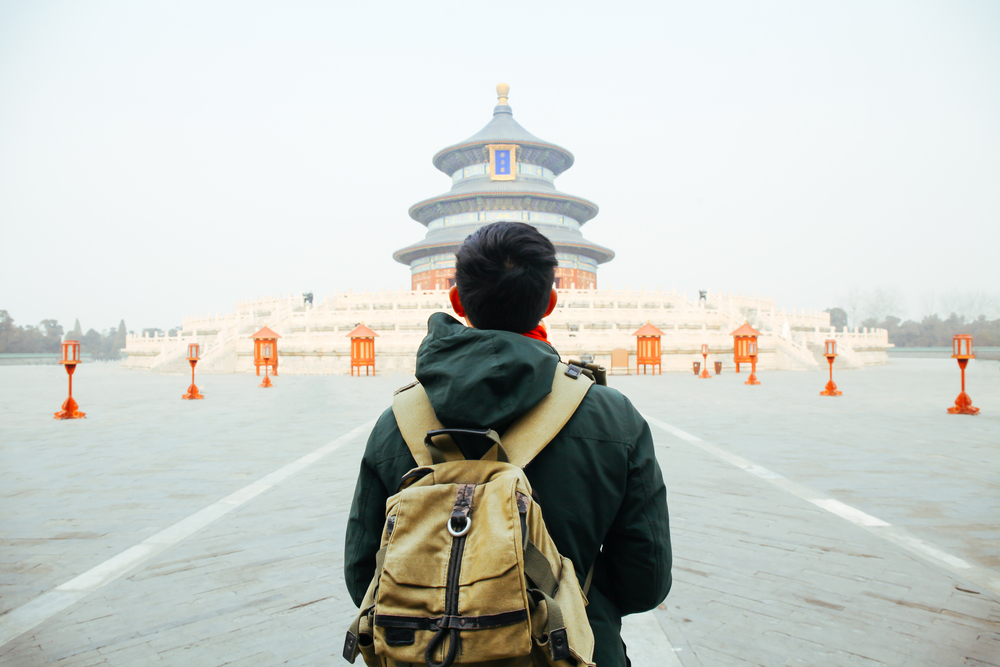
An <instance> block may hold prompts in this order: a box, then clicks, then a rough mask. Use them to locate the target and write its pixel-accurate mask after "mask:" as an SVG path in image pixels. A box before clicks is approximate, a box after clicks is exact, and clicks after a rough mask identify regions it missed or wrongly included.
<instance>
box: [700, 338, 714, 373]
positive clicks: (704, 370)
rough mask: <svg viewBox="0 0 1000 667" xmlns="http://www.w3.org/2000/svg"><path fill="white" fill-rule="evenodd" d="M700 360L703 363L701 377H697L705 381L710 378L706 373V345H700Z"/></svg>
mask: <svg viewBox="0 0 1000 667" xmlns="http://www.w3.org/2000/svg"><path fill="white" fill-rule="evenodd" d="M701 358H702V360H703V363H702V365H701V375H699V376H698V377H700V378H701V379H703V380H705V379H708V378H710V377H712V376H711V375H710V374H709V372H708V343H702V344H701Z"/></svg>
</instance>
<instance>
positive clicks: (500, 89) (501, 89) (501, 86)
mask: <svg viewBox="0 0 1000 667" xmlns="http://www.w3.org/2000/svg"><path fill="white" fill-rule="evenodd" d="M509 92H510V86H508V85H507V84H506V83H498V84H497V97H498V98H499V101H498V102H497V104H499V105H506V104H507V94H508V93H509Z"/></svg>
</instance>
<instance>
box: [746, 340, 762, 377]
mask: <svg viewBox="0 0 1000 667" xmlns="http://www.w3.org/2000/svg"><path fill="white" fill-rule="evenodd" d="M746 352H747V358H748V359H750V377H748V378H747V381H746V382H744V383H743V384H751V385H752V384H760V381H759V380H757V336H753V337H752V338H751V339H750V340H749V342H748V343H747V347H746Z"/></svg>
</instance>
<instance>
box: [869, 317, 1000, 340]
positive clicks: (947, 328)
mask: <svg viewBox="0 0 1000 667" xmlns="http://www.w3.org/2000/svg"><path fill="white" fill-rule="evenodd" d="M861 326H865V327H877V328H879V329H886V330H887V331H888V332H889V342H890V343H893V344H895V345H896V347H951V339H952V336H954V335H955V334H971V335H972V340H973V344H974V345H975V346H976V347H997V346H1000V319H996V320H992V321H991V320H987V319H986V316H985V315H980V316H979V317H978V318H977V319H975V320H968V321H967V320H966V319H965V317H964V316H962V315H956V314H954V313H952V314H951V316H949V317H948V319H946V320H942V319H941V318H940V317H938V316H937V315H929V316H927V317H925V318H924V319H922V320H921V321H919V322H914V321H913V320H907V321H905V322H903V321H902V320H900V319H899V318H898V317H894V316H891V315H890V316H888V317H886V318H885V319H884V320H883V321H881V322H876V321H875V319H874V318H869V319H867V320H865V321H863V322H862V323H861Z"/></svg>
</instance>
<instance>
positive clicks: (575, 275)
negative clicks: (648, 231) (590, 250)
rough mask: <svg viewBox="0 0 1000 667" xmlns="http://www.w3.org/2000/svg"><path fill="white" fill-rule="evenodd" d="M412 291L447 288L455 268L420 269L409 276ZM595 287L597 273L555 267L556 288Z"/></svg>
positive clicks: (451, 280)
mask: <svg viewBox="0 0 1000 667" xmlns="http://www.w3.org/2000/svg"><path fill="white" fill-rule="evenodd" d="M410 284H411V289H413V290H414V291H421V290H434V289H448V288H450V287H451V286H452V285H454V284H455V269H453V268H452V269H435V270H433V271H421V272H420V273H414V274H413V276H412V277H411V283H410ZM574 288H575V289H597V274H596V273H593V272H592V271H584V270H582V269H560V268H557V269H556V289H574Z"/></svg>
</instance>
